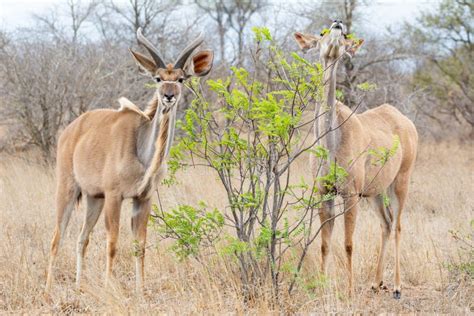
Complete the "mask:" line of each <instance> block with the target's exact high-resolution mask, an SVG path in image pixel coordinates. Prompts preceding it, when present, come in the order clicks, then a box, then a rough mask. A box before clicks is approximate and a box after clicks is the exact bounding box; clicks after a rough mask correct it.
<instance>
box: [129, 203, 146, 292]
mask: <svg viewBox="0 0 474 316" xmlns="http://www.w3.org/2000/svg"><path fill="white" fill-rule="evenodd" d="M150 211H151V201H150V199H142V200H140V199H138V198H134V199H133V214H132V233H133V237H134V243H135V244H134V254H135V271H136V276H135V278H136V290H137V292H138V293H139V292H142V291H143V281H144V277H145V272H144V266H145V244H146V230H147V223H148V217H149V215H150Z"/></svg>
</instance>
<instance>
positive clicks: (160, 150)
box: [138, 112, 170, 195]
mask: <svg viewBox="0 0 474 316" xmlns="http://www.w3.org/2000/svg"><path fill="white" fill-rule="evenodd" d="M169 123H170V114H169V112H166V113H163V117H162V118H161V122H160V132H159V134H158V137H157V138H156V141H155V152H154V153H153V158H152V160H151V163H150V166H149V167H148V168H147V170H146V171H145V175H144V176H143V179H142V181H141V183H140V185H139V186H138V195H142V194H144V193H145V192H146V191H147V190H149V189H150V188H151V184H152V183H151V181H152V180H153V179H154V177H155V175H156V174H157V172H158V170H159V169H160V167H161V165H162V164H163V161H164V159H165V154H166V147H167V146H166V144H167V140H168V129H169Z"/></svg>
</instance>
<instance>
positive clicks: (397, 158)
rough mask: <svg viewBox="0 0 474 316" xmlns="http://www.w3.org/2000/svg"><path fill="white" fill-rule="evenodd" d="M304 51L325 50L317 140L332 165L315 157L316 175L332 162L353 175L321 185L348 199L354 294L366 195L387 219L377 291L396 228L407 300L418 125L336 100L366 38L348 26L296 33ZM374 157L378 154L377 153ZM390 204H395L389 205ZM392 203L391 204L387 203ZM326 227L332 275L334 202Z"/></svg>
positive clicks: (323, 213) (325, 213)
mask: <svg viewBox="0 0 474 316" xmlns="http://www.w3.org/2000/svg"><path fill="white" fill-rule="evenodd" d="M294 37H295V39H296V41H297V43H298V45H299V46H300V48H301V49H302V50H303V51H307V50H309V49H312V48H317V49H319V52H320V62H321V65H322V67H323V69H324V75H323V78H324V84H325V85H324V102H323V104H322V105H321V106H319V107H317V109H316V116H315V117H316V118H317V119H316V121H315V126H314V129H315V137H316V139H318V137H319V136H320V135H324V134H325V133H327V135H326V136H324V137H319V138H320V139H319V141H318V145H320V146H324V147H325V148H327V150H328V151H329V159H328V160H329V161H327V160H321V159H318V158H316V157H313V156H312V158H314V159H312V161H311V168H312V170H313V176H314V177H316V176H318V170H322V173H323V174H327V173H328V172H329V170H331V167H330V164H331V163H333V164H334V163H336V162H337V165H340V166H341V167H343V168H344V169H345V170H346V172H347V173H348V175H347V177H346V178H345V181H344V183H343V184H341V185H339V186H336V187H333V188H328V187H327V186H325V185H324V184H323V183H319V187H320V190H321V192H322V193H323V194H324V193H328V191H332V192H333V193H337V194H338V195H340V196H342V198H343V200H344V224H345V249H346V255H347V269H348V272H349V289H350V292H351V293H352V292H353V277H352V251H353V242H352V235H353V232H354V228H355V223H356V217H357V213H358V208H359V206H358V203H359V200H360V198H361V197H366V198H368V199H369V200H370V201H371V202H372V203H373V204H374V205H375V207H376V209H377V215H378V217H379V218H380V220H381V227H382V242H381V246H380V251H379V256H378V262H377V272H376V276H375V284H374V289H375V290H378V289H379V288H380V287H383V265H384V254H385V248H386V243H387V241H388V239H389V237H390V234H391V231H392V226H393V224H394V225H395V285H394V292H393V295H394V297H395V298H400V296H401V282H400V232H401V226H400V218H401V214H402V211H403V208H404V207H405V202H406V200H407V193H408V185H409V182H410V177H411V174H412V171H413V166H414V163H415V159H416V152H417V142H418V134H417V131H416V129H415V126H414V124H413V123H412V122H411V121H410V120H409V119H408V118H407V117H406V116H404V115H403V114H402V113H400V112H399V111H398V110H397V109H396V108H394V107H393V106H391V105H388V104H383V105H381V106H379V107H376V108H374V109H371V110H368V111H366V112H364V113H361V114H355V113H352V110H351V109H349V108H348V107H347V106H345V105H344V104H342V103H341V102H336V73H337V66H338V63H339V60H340V59H341V58H342V57H343V56H344V55H349V57H352V56H353V55H354V54H355V52H356V51H357V50H358V48H359V47H360V46H361V45H362V43H363V40H353V39H348V38H347V35H346V34H345V26H344V24H343V23H342V22H341V21H337V20H336V21H334V23H333V24H332V25H331V27H330V29H329V31H328V32H326V33H325V34H321V35H320V36H314V35H309V34H302V33H295V34H294ZM381 148H382V149H392V148H393V149H394V150H393V152H390V157H387V159H385V160H386V161H383V164H382V163H374V157H373V153H374V152H377V151H379V150H380V149H381ZM371 153H372V154H371ZM387 200H389V202H390V203H387ZM387 204H389V205H387ZM319 214H320V219H321V223H323V224H325V225H324V226H323V228H322V243H321V256H322V270H323V273H325V274H327V266H328V257H327V256H328V254H329V250H330V239H331V234H332V230H333V226H334V216H335V212H334V200H331V201H329V202H326V203H325V204H324V205H323V207H322V209H321V210H320V213H319Z"/></svg>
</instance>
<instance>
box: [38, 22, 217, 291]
mask: <svg viewBox="0 0 474 316" xmlns="http://www.w3.org/2000/svg"><path fill="white" fill-rule="evenodd" d="M137 36H138V40H139V42H140V43H141V44H143V45H144V46H145V47H146V48H147V49H148V51H149V52H150V54H151V55H152V57H153V60H151V59H149V58H148V57H146V56H144V55H142V54H140V53H137V52H134V51H131V53H132V56H133V58H134V59H135V61H136V62H137V64H138V65H139V66H140V68H141V69H142V70H144V71H145V72H146V73H147V74H149V75H150V76H151V77H152V78H153V79H154V80H156V81H157V90H156V92H155V95H154V97H153V99H152V100H151V102H150V104H149V106H148V107H147V108H146V109H145V111H142V110H140V108H139V107H138V106H136V105H135V104H133V103H132V102H131V101H129V100H128V99H126V98H120V99H119V103H120V105H121V107H120V109H119V110H118V111H117V110H110V109H100V110H94V111H90V112H86V113H84V114H82V115H81V116H80V117H78V118H77V119H76V120H75V121H73V122H72V123H71V124H69V126H67V127H66V129H65V130H64V132H63V133H62V134H61V136H60V138H59V141H58V149H57V166H56V170H57V192H56V215H57V219H56V228H55V232H54V235H53V239H52V241H51V254H50V262H49V267H48V276H47V281H46V292H49V290H50V288H51V283H52V279H53V268H54V262H55V259H56V256H57V252H58V249H59V243H60V240H61V238H62V237H63V236H64V233H65V230H66V227H67V225H68V222H69V218H70V216H71V213H72V210H73V208H74V205H75V204H76V202H77V201H78V200H79V199H80V198H81V196H83V197H84V198H85V199H86V201H87V211H86V214H85V218H84V224H83V227H82V230H81V233H80V236H79V239H78V242H77V263H76V269H77V270H76V271H77V272H76V285H77V287H79V286H80V280H81V273H82V266H83V259H84V255H85V252H86V249H87V244H88V242H89V235H90V233H91V231H92V229H93V228H94V226H95V224H96V223H97V220H98V218H99V216H100V214H101V213H102V212H103V213H104V217H105V227H106V231H107V267H106V276H105V283H106V284H107V282H108V280H110V278H111V275H112V267H113V262H114V258H115V256H116V252H117V251H116V247H117V239H118V232H119V223H120V209H121V205H122V201H123V200H124V199H126V198H131V199H133V214H132V233H133V235H134V238H135V241H136V244H135V249H134V251H135V253H136V254H137V256H136V260H135V268H136V288H137V290H138V291H141V290H142V287H143V280H144V257H145V243H146V230H147V222H148V217H149V214H150V211H151V202H150V197H151V192H153V190H154V187H155V182H156V181H155V180H156V179H157V177H158V175H159V173H160V169H161V168H162V167H163V165H164V162H165V159H166V155H167V152H168V150H169V147H170V146H171V143H172V139H173V134H174V122H175V116H176V108H177V104H178V103H179V100H180V97H181V90H182V83H183V80H184V79H185V78H189V77H191V76H203V75H205V74H207V73H208V72H209V71H210V69H211V68H212V59H213V57H212V56H213V54H212V51H200V52H197V53H196V54H195V55H194V56H192V57H191V53H192V52H193V51H194V50H195V49H196V48H197V47H198V46H199V45H200V44H201V43H202V38H201V37H199V38H198V39H197V40H195V41H194V42H193V43H192V44H191V45H190V46H188V48H186V49H185V50H184V51H183V52H182V53H181V57H180V58H179V59H178V61H179V63H177V64H178V65H181V64H184V63H185V62H186V60H187V59H188V58H191V59H193V60H194V59H198V60H202V59H203V57H204V58H205V59H206V60H207V61H209V63H205V64H203V63H202V62H200V63H199V66H195V67H191V68H188V69H187V71H185V70H184V69H182V68H181V66H179V67H174V66H173V65H168V66H164V65H165V64H164V63H163V61H162V60H161V59H160V57H159V54H158V52H156V51H155V48H154V47H153V46H152V45H151V44H150V43H149V41H148V40H147V39H146V38H144V37H143V35H142V34H141V30H140V29H139V30H138V32H137ZM177 64H175V66H176V65H177ZM158 65H162V66H163V67H161V68H160V67H158Z"/></svg>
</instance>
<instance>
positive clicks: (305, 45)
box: [294, 32, 321, 52]
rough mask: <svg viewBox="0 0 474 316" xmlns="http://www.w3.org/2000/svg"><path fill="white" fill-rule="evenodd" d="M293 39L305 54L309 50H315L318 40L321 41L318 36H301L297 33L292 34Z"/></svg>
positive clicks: (301, 34)
mask: <svg viewBox="0 0 474 316" xmlns="http://www.w3.org/2000/svg"><path fill="white" fill-rule="evenodd" d="M294 37H295V40H296V42H297V43H298V45H299V47H300V48H301V50H302V51H303V52H307V51H308V50H310V49H311V48H315V47H316V46H317V45H318V42H319V40H320V39H321V37H320V36H315V35H310V34H303V33H299V32H296V33H295V34H294Z"/></svg>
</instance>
